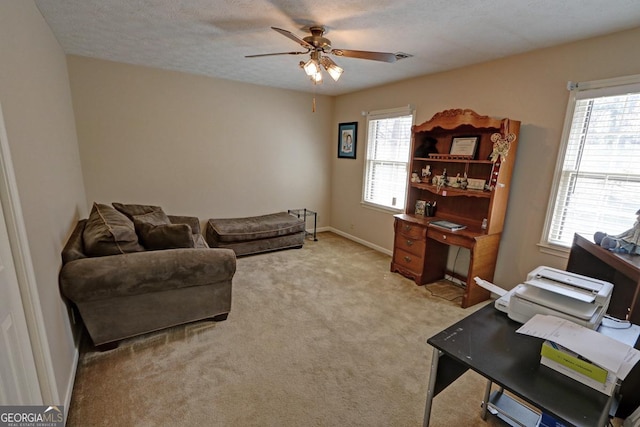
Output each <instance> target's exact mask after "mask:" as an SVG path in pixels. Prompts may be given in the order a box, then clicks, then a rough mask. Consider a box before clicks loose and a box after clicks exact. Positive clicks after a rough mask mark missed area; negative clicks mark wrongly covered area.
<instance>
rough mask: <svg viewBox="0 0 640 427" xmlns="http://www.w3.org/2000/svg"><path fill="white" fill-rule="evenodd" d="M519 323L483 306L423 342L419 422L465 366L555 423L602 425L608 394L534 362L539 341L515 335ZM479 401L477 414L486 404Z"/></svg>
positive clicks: (426, 420)
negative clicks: (425, 382) (426, 355)
mask: <svg viewBox="0 0 640 427" xmlns="http://www.w3.org/2000/svg"><path fill="white" fill-rule="evenodd" d="M520 326H521V324H520V323H517V322H514V321H513V320H511V319H509V318H508V317H507V315H506V314H505V313H502V312H499V311H498V310H496V309H495V308H494V306H493V304H488V305H487V306H485V307H483V308H481V309H480V310H478V311H476V312H475V313H473V314H471V315H470V316H468V317H466V318H464V319H462V320H461V321H459V322H458V323H456V324H454V325H452V326H450V327H448V328H447V329H445V330H444V331H442V332H440V333H439V334H436V335H434V336H433V337H431V338H429V339H428V340H427V342H428V343H429V344H431V345H432V346H433V347H434V351H433V358H432V361H431V374H430V378H429V389H428V391H427V403H426V407H425V414H424V426H425V427H426V426H428V425H429V417H430V415H431V403H432V400H433V398H434V397H435V396H436V395H437V394H438V393H439V392H441V391H442V390H444V389H445V388H446V387H447V386H448V385H449V384H451V383H452V382H454V381H455V380H456V379H457V378H459V377H460V376H461V375H462V374H463V373H465V372H466V371H467V370H468V369H472V370H474V371H475V372H477V373H479V374H480V375H482V376H483V377H485V378H487V380H488V383H487V390H486V392H485V398H484V402H487V401H488V399H489V391H490V389H491V384H492V383H495V384H497V385H498V386H499V387H502V388H504V389H506V390H508V391H509V392H511V393H513V395H515V396H518V397H519V398H521V399H522V400H524V401H525V402H528V403H529V404H531V405H532V406H534V407H536V408H539V409H541V410H543V411H544V412H546V413H548V414H550V415H552V416H553V417H555V418H556V419H558V420H560V421H564V422H565V423H569V424H572V425H576V426H604V425H606V423H607V421H608V419H609V411H610V409H611V405H612V403H613V400H614V399H613V398H609V397H608V396H606V395H604V394H602V393H600V392H598V391H596V390H594V389H592V388H590V387H587V386H585V385H583V384H581V383H579V382H577V381H575V380H573V379H571V378H569V377H566V376H564V375H562V374H560V373H558V372H555V371H553V370H551V369H549V368H547V367H546V366H542V365H540V348H541V346H542V340H541V339H539V338H534V337H531V336H528V335H522V334H518V333H516V332H515V331H516V329H518V328H519V327H520ZM484 402H483V418H484V417H485V416H486V408H487V405H486V404H485V403H484Z"/></svg>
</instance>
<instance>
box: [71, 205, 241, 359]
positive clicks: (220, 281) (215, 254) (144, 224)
mask: <svg viewBox="0 0 640 427" xmlns="http://www.w3.org/2000/svg"><path fill="white" fill-rule="evenodd" d="M113 205H114V207H117V208H118V209H115V208H114V207H111V206H108V205H100V204H94V206H93V209H92V211H91V215H90V216H89V218H88V219H83V220H80V221H79V222H78V224H77V225H76V227H75V229H74V231H73V233H72V234H71V236H70V238H69V240H68V242H67V244H66V245H65V247H64V249H63V251H62V259H63V266H62V269H61V271H60V288H61V292H62V294H63V295H64V296H65V297H66V298H68V299H69V300H70V301H71V303H72V304H73V305H74V306H75V307H77V309H78V311H79V313H80V316H81V318H82V320H83V322H84V324H85V326H86V328H87V331H88V332H89V335H90V337H91V339H92V341H93V343H94V345H95V346H98V347H99V348H101V349H108V348H113V347H115V346H117V343H118V342H119V341H120V340H123V339H125V338H129V337H132V336H135V335H140V334H144V333H148V332H152V331H156V330H159V329H163V328H167V327H171V326H175V325H179V324H183V323H188V322H193V321H197V320H201V319H208V318H211V319H213V320H218V321H219V320H225V319H226V318H227V315H228V314H229V312H230V310H231V282H232V278H233V275H234V274H235V269H236V257H235V254H234V252H233V251H232V250H230V249H214V248H209V247H208V245H207V243H206V242H205V240H204V238H203V236H202V234H201V232H200V222H199V220H198V218H195V217H179V216H167V215H165V214H164V212H162V209H161V208H160V207H157V206H148V205H123V204H119V203H114V204H113Z"/></svg>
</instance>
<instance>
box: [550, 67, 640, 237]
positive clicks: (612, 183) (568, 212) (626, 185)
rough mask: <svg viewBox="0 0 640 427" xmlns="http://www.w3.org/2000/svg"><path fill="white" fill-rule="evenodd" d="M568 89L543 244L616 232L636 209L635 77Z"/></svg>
mask: <svg viewBox="0 0 640 427" xmlns="http://www.w3.org/2000/svg"><path fill="white" fill-rule="evenodd" d="M570 89H571V91H572V92H571V96H570V98H569V105H568V107H567V116H566V119H565V129H564V132H563V136H562V146H561V149H560V154H559V158H558V164H557V165H556V176H555V179H554V187H553V192H552V195H551V198H550V202H552V203H551V204H550V206H549V209H548V211H547V220H546V223H545V230H544V235H543V239H542V240H543V241H542V245H556V246H560V247H570V246H571V243H572V241H573V235H574V233H583V234H586V235H589V236H593V234H594V233H595V232H596V231H604V232H606V233H607V234H619V233H621V232H623V231H625V230H628V229H629V228H631V227H632V225H633V223H634V221H635V218H636V211H638V209H639V208H640V75H639V76H632V77H627V78H623V79H611V80H601V81H594V82H586V83H578V84H575V85H573V84H570Z"/></svg>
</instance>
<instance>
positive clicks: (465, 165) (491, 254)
mask: <svg viewBox="0 0 640 427" xmlns="http://www.w3.org/2000/svg"><path fill="white" fill-rule="evenodd" d="M519 131H520V122H519V121H515V120H510V119H506V118H505V119H496V118H491V117H488V116H480V115H478V114H477V113H475V112H474V111H472V110H462V109H457V110H446V111H442V112H440V113H437V114H436V115H434V116H433V117H432V118H431V119H430V120H429V121H427V122H424V123H422V124H421V125H416V126H413V127H412V128H411V134H412V137H411V157H410V160H409V162H410V168H411V171H412V172H415V173H417V174H418V175H421V174H422V171H423V170H425V171H428V175H427V176H424V177H422V178H421V179H420V182H418V181H416V180H415V179H413V180H412V179H409V182H408V192H407V202H406V205H405V209H404V211H405V213H404V214H399V215H395V225H394V227H395V240H394V246H393V259H392V262H391V271H393V272H398V273H400V274H402V275H403V276H406V277H408V278H411V279H413V280H414V281H415V282H416V284H418V285H424V284H426V283H430V282H434V281H437V280H439V279H442V278H444V277H445V273H446V265H447V257H448V253H449V246H459V247H463V248H467V249H469V250H470V253H471V258H470V263H469V264H470V265H469V269H468V271H467V274H466V276H463V277H461V278H462V279H464V280H465V281H466V286H465V293H464V295H463V297H462V303H461V306H462V307H470V306H472V305H475V304H477V303H479V302H481V301H484V300H486V299H488V298H489V296H490V293H489V291H487V290H485V289H483V288H481V287H480V286H478V285H477V284H476V283H475V281H474V280H473V278H474V277H475V276H480V277H481V278H483V279H485V280H489V281H492V280H493V274H494V270H495V267H496V260H497V257H498V250H499V247H500V237H501V234H502V229H503V226H504V219H505V213H506V210H507V202H508V198H509V189H510V183H511V175H512V172H513V167H514V163H515V160H516V150H517V145H518V134H519ZM454 140H455V141H454ZM460 141H463V142H464V144H467V145H466V149H467V151H465V152H464V153H465V154H460V153H458V149H457V148H455V147H454V149H452V146H454V142H456V143H458V142H460ZM456 147H458V145H456ZM434 151H437V153H434ZM442 175H446V176H448V177H449V178H450V180H449V185H444V186H442V185H439V184H438V183H437V181H434V180H433V178H434V177H438V176H442ZM456 177H459V178H460V179H461V180H463V179H464V178H468V180H469V183H470V184H471V182H472V181H474V183H479V186H478V187H475V186H472V185H469V186H468V187H465V186H464V185H461V184H460V183H459V182H458V180H457V179H456ZM483 184H484V185H483ZM417 201H430V202H432V203H435V205H436V211H435V216H433V217H428V216H424V215H420V214H416V202H417ZM433 220H447V221H451V222H455V223H458V224H461V225H464V226H465V227H466V228H465V229H464V230H458V231H449V230H446V229H442V228H437V227H436V226H434V225H432V224H430V222H432V221H433ZM451 273H452V275H453V276H454V277H456V275H455V273H453V272H451Z"/></svg>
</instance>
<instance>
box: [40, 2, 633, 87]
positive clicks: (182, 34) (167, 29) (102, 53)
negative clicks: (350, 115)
mask: <svg viewBox="0 0 640 427" xmlns="http://www.w3.org/2000/svg"><path fill="white" fill-rule="evenodd" d="M36 4H37V6H38V8H39V9H40V11H41V13H42V15H43V16H44V18H45V20H46V21H47V23H48V24H49V25H50V26H51V29H52V30H53V32H54V34H55V36H56V38H57V39H58V41H59V42H60V44H61V45H62V48H63V49H64V51H65V52H66V53H68V54H74V55H81V56H88V57H93V58H101V59H107V60H112V61H118V62H125V63H130V64H139V65H146V66H151V67H157V68H163V69H169V70H177V71H183V72H188V73H194V74H202V75H207V76H212V77H219V78H224V79H231V80H237V81H242V82H248V83H254V84H259V85H266V86H273V87H278V88H287V89H293V90H300V91H307V92H313V91H314V90H315V91H316V92H317V93H320V94H326V95H338V94H344V93H348V92H353V91H356V90H360V89H365V88H368V87H372V86H377V85H380V84H384V83H390V82H393V81H398V80H403V79H406V78H410V77H415V76H420V75H424V74H429V73H434V72H438V71H443V70H448V69H453V68H458V67H461V66H465V65H469V64H473V63H479V62H484V61H488V60H491V59H495V58H500V57H504V56H509V55H512V54H516V53H521V52H526V51H530V50H533V49H537V48H541V47H547V46H552V45H556V44H560V43H565V42H569V41H574V40H579V39H583V38H588V37H593V36H597V35H602V34H607V33H612V32H615V31H620V30H624V29H629V28H633V27H637V26H638V25H639V23H640V1H638V0H609V1H604V0H560V1H559V0H428V1H427V0H406V1H402V0H315V1H310V0H36ZM312 24H322V25H324V26H326V27H327V30H328V31H327V33H326V34H325V37H327V38H329V39H330V40H331V42H332V46H333V47H334V48H343V49H356V50H372V51H380V52H392V53H398V52H404V53H408V54H411V55H413V57H411V58H408V59H403V60H400V61H398V62H396V63H391V64H390V63H384V62H378V61H370V60H363V59H354V58H339V57H335V56H334V57H333V59H334V60H335V62H336V63H338V64H339V65H340V66H341V67H342V68H344V70H345V71H344V74H343V76H342V78H341V79H340V80H339V81H338V82H334V81H333V80H331V79H330V78H329V77H328V75H326V74H325V81H324V83H323V84H321V85H318V86H317V87H315V88H314V85H313V84H312V83H311V82H310V81H309V79H308V78H307V77H306V76H305V74H304V72H303V71H302V70H301V69H300V68H299V67H298V62H299V61H300V60H301V59H302V58H307V57H308V56H302V55H299V56H293V55H282V56H267V57H261V58H245V57H244V56H245V55H252V54H261V53H270V52H289V51H300V50H304V49H301V48H300V46H299V45H297V44H296V43H295V42H294V41H292V40H290V39H288V38H286V37H284V36H282V35H281V34H279V33H277V32H275V31H273V30H271V29H270V27H271V26H275V27H279V28H283V29H286V30H289V31H291V32H293V33H294V34H296V35H297V36H298V37H300V38H302V37H304V36H306V35H308V33H306V32H305V27H308V26H309V25H312Z"/></svg>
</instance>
